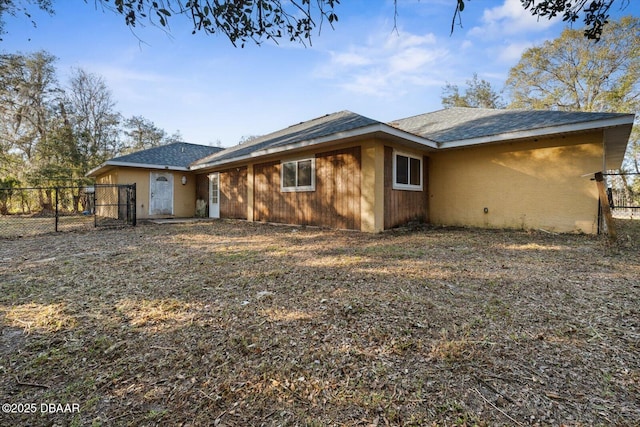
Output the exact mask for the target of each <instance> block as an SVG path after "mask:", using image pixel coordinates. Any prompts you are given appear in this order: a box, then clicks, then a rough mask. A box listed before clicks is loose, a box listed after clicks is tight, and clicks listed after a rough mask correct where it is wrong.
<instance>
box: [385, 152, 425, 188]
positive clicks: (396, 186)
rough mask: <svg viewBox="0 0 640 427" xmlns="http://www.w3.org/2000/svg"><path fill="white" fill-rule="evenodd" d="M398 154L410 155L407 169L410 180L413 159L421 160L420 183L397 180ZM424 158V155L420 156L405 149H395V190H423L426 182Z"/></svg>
mask: <svg viewBox="0 0 640 427" xmlns="http://www.w3.org/2000/svg"><path fill="white" fill-rule="evenodd" d="M398 156H403V157H408V158H409V170H408V171H407V173H408V177H409V181H411V159H415V160H418V161H419V162H420V185H413V184H410V183H409V184H402V183H399V182H397V181H396V180H397V178H398V174H397V172H398V170H397V168H398ZM423 173H424V159H423V158H422V156H418V155H416V154H411V153H407V152H404V151H397V150H393V186H392V188H393V189H394V190H407V191H422V188H423V182H424V176H423Z"/></svg>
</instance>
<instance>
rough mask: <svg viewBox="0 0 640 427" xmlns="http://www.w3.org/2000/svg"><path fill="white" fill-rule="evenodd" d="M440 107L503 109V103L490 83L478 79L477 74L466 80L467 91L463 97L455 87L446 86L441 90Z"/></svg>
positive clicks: (452, 85) (449, 84)
mask: <svg viewBox="0 0 640 427" xmlns="http://www.w3.org/2000/svg"><path fill="white" fill-rule="evenodd" d="M442 106H443V107H445V108H450V107H472V108H504V103H503V102H502V99H501V98H500V94H498V93H497V92H496V91H495V90H494V89H493V88H492V87H491V83H489V82H488V81H486V80H484V79H478V74H477V73H473V78H472V79H471V80H467V89H466V90H465V92H464V95H461V94H460V89H459V88H458V86H457V85H454V84H451V83H447V84H446V86H445V87H444V88H443V89H442Z"/></svg>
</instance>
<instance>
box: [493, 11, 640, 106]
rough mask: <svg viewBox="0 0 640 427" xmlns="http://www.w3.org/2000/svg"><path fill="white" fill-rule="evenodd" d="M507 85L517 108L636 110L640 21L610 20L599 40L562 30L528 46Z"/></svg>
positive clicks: (639, 103)
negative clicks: (553, 36)
mask: <svg viewBox="0 0 640 427" xmlns="http://www.w3.org/2000/svg"><path fill="white" fill-rule="evenodd" d="M506 89H507V91H508V92H509V93H510V95H511V107H515V108H529V109H536V108H537V109H560V110H580V111H622V112H636V111H638V110H640V20H639V19H638V18H633V17H625V18H622V19H621V20H620V21H614V22H611V23H610V24H609V26H608V27H607V30H606V31H605V33H604V34H603V36H602V39H601V40H600V42H599V43H597V44H592V43H589V42H588V41H587V40H585V39H584V38H583V37H582V36H581V34H580V32H579V31H576V30H571V29H566V30H564V31H563V32H562V35H561V36H560V37H558V38H556V39H555V40H551V41H547V42H544V43H543V44H542V45H540V46H536V47H533V48H530V49H527V50H526V51H525V52H524V53H523V54H522V57H521V58H520V61H519V62H518V64H517V65H516V66H515V67H513V68H512V69H511V70H510V71H509V76H508V78H507V82H506Z"/></svg>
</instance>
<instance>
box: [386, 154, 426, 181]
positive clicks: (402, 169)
mask: <svg viewBox="0 0 640 427" xmlns="http://www.w3.org/2000/svg"><path fill="white" fill-rule="evenodd" d="M393 174H394V180H393V188H394V189H396V190H412V191H421V190H422V158H421V157H418V156H412V155H410V154H405V153H397V152H395V151H394V154H393Z"/></svg>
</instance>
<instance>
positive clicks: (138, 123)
mask: <svg viewBox="0 0 640 427" xmlns="http://www.w3.org/2000/svg"><path fill="white" fill-rule="evenodd" d="M123 125H124V128H125V131H124V134H125V135H126V137H127V138H128V139H127V140H126V141H125V143H124V147H123V149H122V152H123V153H128V152H134V151H140V150H146V149H147V148H152V147H159V146H161V145H166V144H171V143H174V142H180V141H182V135H181V134H180V132H179V131H176V132H175V133H173V134H172V135H167V132H166V131H165V130H164V129H161V128H159V127H157V126H156V125H155V124H154V123H153V122H152V121H151V120H149V119H146V118H144V117H142V116H132V117H130V118H128V119H126V120H125V121H124V123H123Z"/></svg>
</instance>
